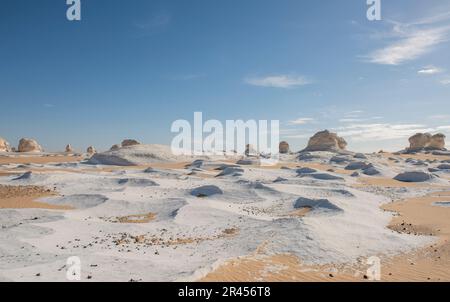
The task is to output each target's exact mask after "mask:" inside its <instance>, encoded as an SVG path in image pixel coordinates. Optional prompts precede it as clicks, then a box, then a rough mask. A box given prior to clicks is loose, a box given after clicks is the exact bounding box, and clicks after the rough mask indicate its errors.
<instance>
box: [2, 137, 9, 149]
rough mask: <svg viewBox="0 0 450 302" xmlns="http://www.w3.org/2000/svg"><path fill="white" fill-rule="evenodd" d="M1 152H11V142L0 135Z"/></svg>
mask: <svg viewBox="0 0 450 302" xmlns="http://www.w3.org/2000/svg"><path fill="white" fill-rule="evenodd" d="M0 152H11V146H10V145H9V143H8V142H7V141H6V140H4V139H3V138H1V137H0Z"/></svg>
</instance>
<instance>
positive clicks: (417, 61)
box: [0, 0, 450, 151]
mask: <svg viewBox="0 0 450 302" xmlns="http://www.w3.org/2000/svg"><path fill="white" fill-rule="evenodd" d="M381 1H382V21H375V22H370V21H368V20H367V18H366V10H367V5H366V1H365V0H346V1H335V0H320V1H312V0H311V1H299V0H245V1H237V0H227V1H224V0H220V1H219V0H189V1H186V0H176V1H175V0H173V1H172V0H164V1H156V0H152V1H144V0H133V1H120V0H82V1H81V3H82V20H81V21H79V22H69V21H67V19H66V9H67V5H66V4H65V0H40V1H26V0H2V2H1V6H0V37H1V45H0V102H1V110H0V136H1V137H4V138H5V139H7V140H8V141H9V142H10V143H11V144H13V145H16V144H17V142H18V140H19V139H20V138H21V137H33V138H35V139H37V140H38V141H39V142H40V143H41V144H42V145H43V146H44V148H46V149H47V150H53V151H57V150H63V149H64V146H65V145H66V144H68V143H71V144H72V145H73V146H74V147H75V148H77V149H79V150H84V149H86V147H87V146H88V145H94V146H96V147H97V148H98V149H107V148H109V147H110V146H111V145H112V144H115V143H118V142H120V141H121V140H122V139H124V138H136V139H138V140H140V141H142V142H145V143H162V144H169V143H170V141H171V139H172V137H173V136H174V134H172V133H171V132H170V126H171V124H172V122H173V121H174V120H177V119H188V120H192V118H193V113H194V111H202V112H203V115H204V118H205V119H218V120H221V121H225V120H227V119H244V120H247V119H256V120H259V119H269V120H270V119H277V120H280V121H281V134H282V139H286V140H288V141H289V142H290V143H291V145H292V146H293V147H294V149H300V148H303V147H304V146H305V144H306V142H307V139H308V137H309V136H311V135H312V134H313V133H314V132H317V131H319V130H323V129H330V130H334V131H337V132H338V133H339V134H341V135H342V136H344V138H346V140H347V141H348V142H349V149H352V150H358V151H377V150H379V149H385V150H396V149H400V148H401V147H405V146H406V144H407V138H408V137H409V136H411V135H412V134H414V133H415V132H419V131H430V132H443V133H445V134H447V135H448V136H450V106H449V104H450V59H449V55H448V54H449V53H450V43H449V42H448V38H449V36H450V3H449V2H448V1H446V0H427V1H422V0H389V1H387V0H381Z"/></svg>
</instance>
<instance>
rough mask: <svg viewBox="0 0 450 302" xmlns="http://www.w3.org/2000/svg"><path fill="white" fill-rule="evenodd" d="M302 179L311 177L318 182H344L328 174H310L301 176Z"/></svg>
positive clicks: (340, 178)
mask: <svg viewBox="0 0 450 302" xmlns="http://www.w3.org/2000/svg"><path fill="white" fill-rule="evenodd" d="M301 176H302V177H312V178H314V179H318V180H344V178H342V177H339V176H335V175H332V174H328V173H312V174H302V175H301Z"/></svg>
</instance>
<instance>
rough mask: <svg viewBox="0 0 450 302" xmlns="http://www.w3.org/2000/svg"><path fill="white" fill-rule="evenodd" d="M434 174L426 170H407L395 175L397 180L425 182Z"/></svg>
mask: <svg viewBox="0 0 450 302" xmlns="http://www.w3.org/2000/svg"><path fill="white" fill-rule="evenodd" d="M432 178H433V176H432V175H431V174H429V173H425V172H420V171H418V172H405V173H401V174H399V175H397V176H396V177H394V179H395V180H398V181H402V182H425V181H428V180H431V179H432Z"/></svg>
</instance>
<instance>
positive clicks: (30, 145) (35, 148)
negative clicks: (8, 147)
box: [18, 138, 43, 152]
mask: <svg viewBox="0 0 450 302" xmlns="http://www.w3.org/2000/svg"><path fill="white" fill-rule="evenodd" d="M18 150H19V152H42V151H43V150H42V147H41V146H40V145H39V144H38V142H37V141H35V140H34V139H29V138H22V139H21V140H20V141H19V148H18Z"/></svg>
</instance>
